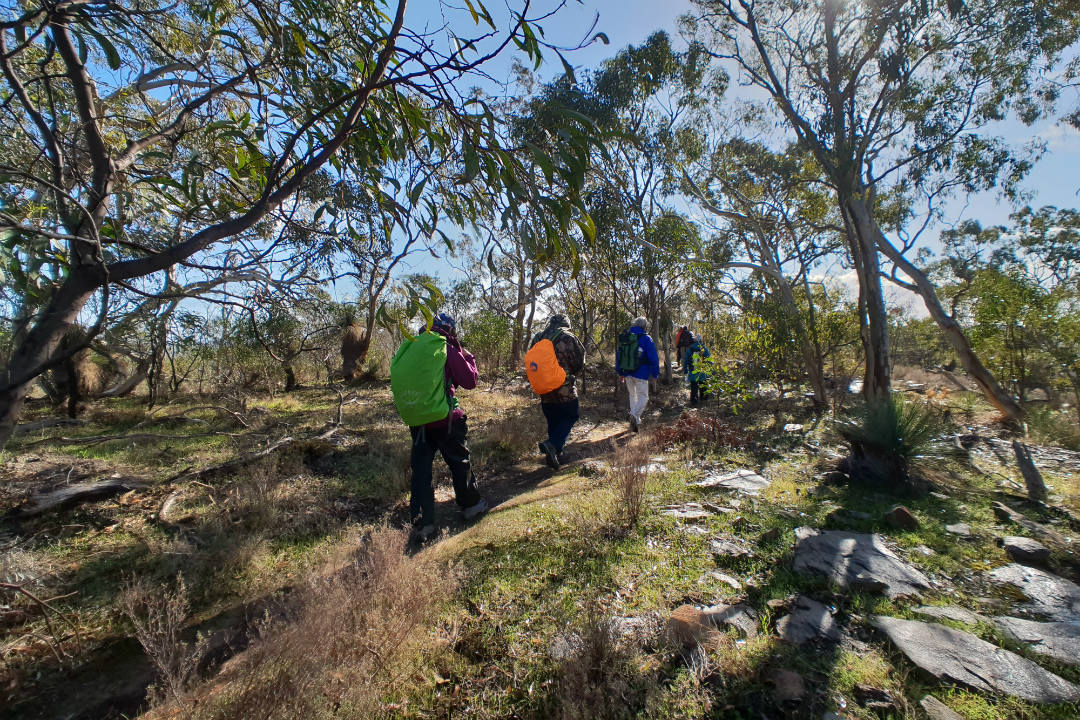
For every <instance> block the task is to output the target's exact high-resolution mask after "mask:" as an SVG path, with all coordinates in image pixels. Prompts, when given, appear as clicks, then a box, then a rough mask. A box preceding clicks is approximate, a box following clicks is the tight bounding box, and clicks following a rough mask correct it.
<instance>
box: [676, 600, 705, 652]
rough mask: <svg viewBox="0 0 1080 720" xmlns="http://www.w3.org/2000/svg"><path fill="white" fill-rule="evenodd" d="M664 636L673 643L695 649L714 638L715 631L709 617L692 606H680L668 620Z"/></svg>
mask: <svg viewBox="0 0 1080 720" xmlns="http://www.w3.org/2000/svg"><path fill="white" fill-rule="evenodd" d="M666 634H667V637H668V639H669V640H671V641H672V642H673V643H675V644H677V645H679V646H681V647H683V648H686V649H691V648H695V647H697V646H698V645H701V644H702V643H705V642H708V641H709V640H711V639H713V638H714V637H715V636H716V629H715V628H714V627H713V626H712V622H711V621H710V620H709V617H708V616H707V615H706V614H705V613H704V612H703V611H701V610H699V609H698V608H696V607H694V606H693V605H680V606H679V607H677V608H675V610H674V611H673V612H672V613H671V617H669V618H668V621H667V627H666Z"/></svg>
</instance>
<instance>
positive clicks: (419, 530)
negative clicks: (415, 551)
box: [412, 525, 435, 543]
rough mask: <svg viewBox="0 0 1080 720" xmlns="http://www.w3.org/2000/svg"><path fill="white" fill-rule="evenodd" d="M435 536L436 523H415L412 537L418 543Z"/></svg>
mask: <svg viewBox="0 0 1080 720" xmlns="http://www.w3.org/2000/svg"><path fill="white" fill-rule="evenodd" d="M433 537H435V525H413V529H412V539H413V540H414V541H416V542H418V543H425V542H427V541H428V540H430V539H431V538H433Z"/></svg>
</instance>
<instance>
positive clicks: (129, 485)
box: [9, 478, 146, 518]
mask: <svg viewBox="0 0 1080 720" xmlns="http://www.w3.org/2000/svg"><path fill="white" fill-rule="evenodd" d="M144 487H146V483H144V482H142V481H141V480H136V479H133V478H106V479H104V480H95V481H93V482H84V483H76V484H74V485H64V486H62V487H58V488H56V489H55V490H49V491H48V492H44V493H39V494H36V495H32V496H30V498H29V499H28V500H27V501H26V502H25V503H23V504H22V505H20V506H19V507H17V508H15V509H14V510H12V511H11V513H9V514H10V515H11V516H12V517H16V518H24V517H33V516H35V515H40V514H42V513H45V512H48V511H50V510H63V509H65V508H69V507H72V506H73V505H78V504H79V503H83V502H90V501H92V500H104V499H106V498H110V497H112V496H113V495H119V494H120V493H125V492H128V491H129V490H137V489H140V488H144Z"/></svg>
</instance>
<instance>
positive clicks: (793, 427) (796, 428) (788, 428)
mask: <svg viewBox="0 0 1080 720" xmlns="http://www.w3.org/2000/svg"><path fill="white" fill-rule="evenodd" d="M802 431H803V426H802V425H800V424H799V423H788V424H787V425H785V426H784V432H786V433H797V432H802Z"/></svg>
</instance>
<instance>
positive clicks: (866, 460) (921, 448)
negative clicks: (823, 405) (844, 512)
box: [835, 396, 959, 487]
mask: <svg viewBox="0 0 1080 720" xmlns="http://www.w3.org/2000/svg"><path fill="white" fill-rule="evenodd" d="M835 428H836V431H837V432H838V433H839V434H840V436H841V437H842V438H843V439H844V440H845V441H846V442H847V443H848V444H849V445H850V446H851V457H850V459H849V463H848V470H849V473H850V474H851V475H852V477H853V478H855V479H858V480H865V481H868V482H871V483H874V484H878V485H884V486H885V487H897V486H911V485H913V484H914V481H913V478H912V469H913V466H915V465H916V464H918V463H920V462H925V461H928V460H941V459H947V458H950V457H955V456H956V454H957V453H958V452H959V451H958V450H957V449H956V447H955V446H954V445H953V444H952V443H950V442H949V441H948V440H947V435H948V433H949V431H950V426H949V424H948V423H947V422H946V421H945V419H944V418H943V417H942V416H941V415H940V414H938V412H937V411H936V410H935V409H934V408H932V407H930V406H929V405H926V404H923V403H918V402H911V401H908V400H904V399H903V398H901V397H899V396H893V397H891V398H890V399H889V400H887V401H884V402H878V403H867V404H866V405H863V406H862V407H859V408H857V409H856V410H855V411H854V412H853V413H852V414H851V416H850V417H849V418H847V419H845V420H841V421H838V422H837V423H836V425H835Z"/></svg>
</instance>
